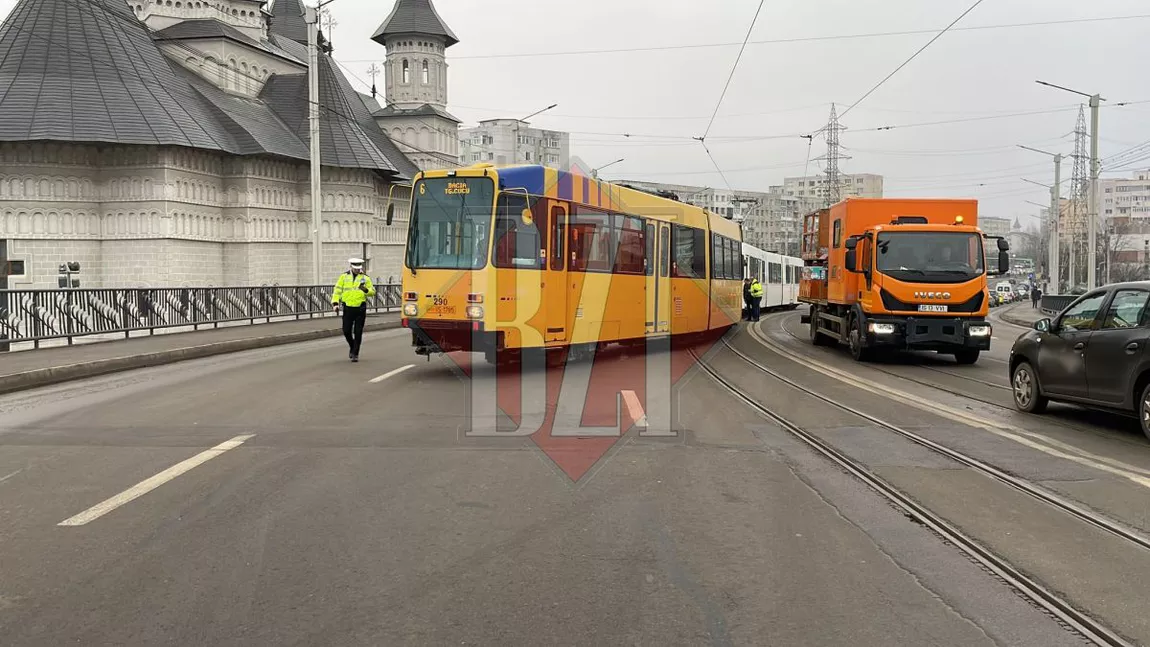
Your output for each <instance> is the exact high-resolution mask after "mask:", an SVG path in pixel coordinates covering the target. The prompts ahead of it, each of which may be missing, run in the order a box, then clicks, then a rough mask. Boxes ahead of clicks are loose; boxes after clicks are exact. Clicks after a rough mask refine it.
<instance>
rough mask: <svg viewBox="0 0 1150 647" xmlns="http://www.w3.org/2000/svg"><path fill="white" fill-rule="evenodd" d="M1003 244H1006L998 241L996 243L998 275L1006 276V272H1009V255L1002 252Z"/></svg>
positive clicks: (1003, 241)
mask: <svg viewBox="0 0 1150 647" xmlns="http://www.w3.org/2000/svg"><path fill="white" fill-rule="evenodd" d="M1005 242H1006V241H1005V240H1000V241H998V243H999V250H998V273H999V274H1006V273H1007V272H1009V271H1010V254H1007V253H1006V252H1005V251H1004V250H1002V249H1001V247H1002V244H1003V243H1005Z"/></svg>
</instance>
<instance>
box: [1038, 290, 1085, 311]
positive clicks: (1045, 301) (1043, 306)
mask: <svg viewBox="0 0 1150 647" xmlns="http://www.w3.org/2000/svg"><path fill="white" fill-rule="evenodd" d="M1079 296H1081V295H1078V294H1044V295H1042V303H1040V304H1039V309H1040V310H1042V314H1044V315H1046V316H1048V317H1053V316H1055V315H1057V314H1058V313H1060V312H1062V311H1063V310H1065V309H1066V307H1067V306H1069V305H1070V304H1071V303H1074V300H1075V299H1077V298H1078V297H1079Z"/></svg>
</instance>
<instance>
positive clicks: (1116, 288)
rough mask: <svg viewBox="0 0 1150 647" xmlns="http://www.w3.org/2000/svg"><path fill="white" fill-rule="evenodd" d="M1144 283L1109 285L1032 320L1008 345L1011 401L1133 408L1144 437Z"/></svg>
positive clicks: (1147, 367) (1149, 428) (1148, 324)
mask: <svg viewBox="0 0 1150 647" xmlns="http://www.w3.org/2000/svg"><path fill="white" fill-rule="evenodd" d="M1148 302H1150V281H1139V282H1133V283H1116V284H1114V285H1108V286H1106V287H1102V288H1098V289H1097V290H1094V291H1092V292H1089V293H1087V294H1084V295H1082V296H1081V297H1078V299H1077V300H1075V301H1074V303H1072V304H1070V306H1069V307H1067V308H1066V309H1065V310H1063V311H1062V313H1061V314H1059V315H1058V316H1057V317H1054V318H1053V319H1041V320H1039V321H1036V322H1034V330H1031V331H1029V332H1027V333H1025V334H1023V335H1022V336H1021V337H1019V338H1018V340H1017V341H1015V342H1014V347H1013V348H1012V349H1010V384H1011V387H1012V388H1013V391H1014V406H1016V407H1018V409H1019V410H1021V411H1026V412H1028V413H1041V412H1042V411H1043V410H1044V409H1045V408H1046V404H1047V402H1049V401H1050V400H1056V401H1059V402H1071V403H1076V404H1084V405H1088V406H1092V407H1102V408H1106V409H1114V410H1118V411H1124V412H1127V413H1135V414H1136V415H1137V416H1138V420H1139V423H1140V424H1141V427H1142V433H1144V434H1146V437H1147V438H1150V350H1147V346H1150V307H1147V304H1148Z"/></svg>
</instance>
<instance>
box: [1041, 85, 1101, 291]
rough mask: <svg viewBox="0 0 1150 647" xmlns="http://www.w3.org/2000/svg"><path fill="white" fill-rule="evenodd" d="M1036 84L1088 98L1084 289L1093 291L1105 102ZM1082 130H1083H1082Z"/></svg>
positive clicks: (1095, 97)
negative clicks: (1100, 113)
mask: <svg viewBox="0 0 1150 647" xmlns="http://www.w3.org/2000/svg"><path fill="white" fill-rule="evenodd" d="M1036 83H1038V84H1040V85H1045V86H1048V87H1051V88H1056V89H1059V90H1065V91H1066V92H1072V93H1074V94H1077V95H1081V96H1084V97H1088V98H1089V99H1090V186H1089V197H1088V198H1087V199H1088V200H1089V202H1090V204H1088V205H1086V208H1087V214H1088V215H1087V217H1088V218H1089V222H1088V225H1087V231H1088V235H1087V241H1086V242H1087V245H1089V248H1088V249H1087V250H1086V289H1087V290H1093V289H1094V288H1096V287H1098V281H1097V270H1098V266H1097V261H1098V250H1097V249H1096V243H1097V238H1098V234H1097V232H1098V172H1099V164H1098V109H1099V107H1101V105H1102V102H1103V101H1105V99H1103V98H1102V96H1101V95H1099V94H1097V93H1095V94H1087V93H1086V92H1079V91H1078V90H1071V89H1070V88H1064V87H1062V86H1060V85H1054V84H1053V83H1047V82H1045V81H1036ZM1078 115H1079V122H1080V123H1081V122H1082V112H1081V111H1079V113H1078ZM1083 130H1084V128H1083ZM1075 153H1076V154H1077V153H1078V151H1077V150H1075ZM1077 161H1078V160H1075V162H1077ZM1075 168H1076V169H1077V164H1076V165H1075ZM1075 197H1078V194H1075ZM1071 240H1073V238H1071ZM1107 256H1109V253H1108V254H1107ZM1106 266H1107V273H1108V275H1109V267H1110V262H1109V259H1107V263H1106ZM1071 267H1073V266H1071ZM1071 287H1073V286H1071Z"/></svg>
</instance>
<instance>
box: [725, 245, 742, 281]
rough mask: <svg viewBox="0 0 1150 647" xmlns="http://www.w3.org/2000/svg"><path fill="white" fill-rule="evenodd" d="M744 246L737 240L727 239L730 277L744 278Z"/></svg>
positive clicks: (735, 278)
mask: <svg viewBox="0 0 1150 647" xmlns="http://www.w3.org/2000/svg"><path fill="white" fill-rule="evenodd" d="M741 248H742V246H741V245H740V244H739V241H737V240H731V239H730V238H728V239H727V259H728V260H727V268H728V276H727V278H729V279H734V280H742V278H743V256H742V253H741V252H742V249H741Z"/></svg>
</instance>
